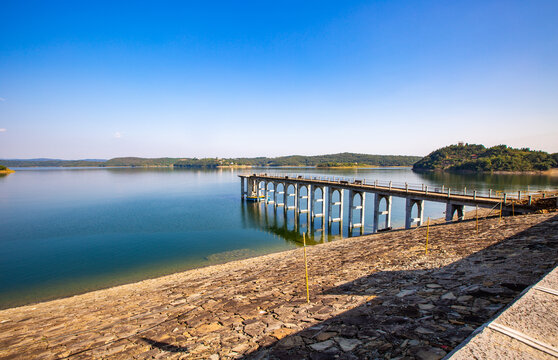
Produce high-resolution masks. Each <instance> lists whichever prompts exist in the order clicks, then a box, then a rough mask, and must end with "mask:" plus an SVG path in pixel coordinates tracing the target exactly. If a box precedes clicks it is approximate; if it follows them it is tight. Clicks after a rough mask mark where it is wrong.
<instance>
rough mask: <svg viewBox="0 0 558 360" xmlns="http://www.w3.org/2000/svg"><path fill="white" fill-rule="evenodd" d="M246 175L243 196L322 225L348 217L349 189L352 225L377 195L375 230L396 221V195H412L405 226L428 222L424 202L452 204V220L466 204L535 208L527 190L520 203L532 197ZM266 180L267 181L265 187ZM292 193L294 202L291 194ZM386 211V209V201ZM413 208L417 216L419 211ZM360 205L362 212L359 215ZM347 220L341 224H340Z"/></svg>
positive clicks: (358, 222) (449, 208)
mask: <svg viewBox="0 0 558 360" xmlns="http://www.w3.org/2000/svg"><path fill="white" fill-rule="evenodd" d="M239 177H240V179H241V194H242V197H243V198H247V197H250V198H252V199H256V200H258V201H266V202H267V203H268V204H273V205H274V206H275V207H283V208H284V211H285V212H287V211H289V210H294V211H295V214H307V216H308V217H309V219H310V221H311V223H312V224H313V223H314V221H315V219H316V218H322V222H321V223H322V224H321V225H322V227H323V226H324V223H325V218H326V207H327V219H328V224H329V226H331V224H332V223H334V222H339V223H342V222H343V204H344V203H343V201H344V199H345V196H344V192H345V190H346V191H348V201H349V214H348V218H349V230H352V229H353V228H360V229H361V231H362V228H363V227H364V209H365V204H366V193H369V194H373V195H375V196H374V232H376V231H378V230H379V220H380V216H385V220H384V222H385V228H386V229H388V228H390V225H391V204H392V196H398V197H402V198H405V199H406V211H405V228H407V229H408V228H411V226H412V225H413V224H416V225H417V226H421V225H422V223H423V213H424V201H435V202H442V203H445V204H446V221H452V220H453V218H454V215H455V213H457V220H463V219H464V212H463V208H464V206H478V207H481V208H498V209H500V208H501V209H502V212H503V213H504V214H506V213H509V214H511V213H512V211H513V212H515V213H527V212H531V211H532V209H531V207H530V206H529V205H530V203H531V195H527V199H526V203H525V204H523V205H521V204H520V203H519V202H520V201H521V200H522V199H524V198H525V197H526V196H525V195H522V194H521V192H518V193H517V194H514V196H513V197H512V196H510V195H508V194H498V195H496V196H495V194H493V193H492V191H491V190H489V191H488V193H482V194H481V193H478V194H477V192H476V191H472V192H471V194H469V193H468V192H467V191H466V190H465V191H464V192H460V193H456V192H455V191H454V192H452V190H451V189H449V188H444V186H442V187H441V188H435V189H429V188H428V186H425V185H422V186H420V187H419V188H417V187H411V186H409V185H408V184H405V187H394V186H392V183H391V182H389V183H388V184H382V185H380V184H379V183H378V182H377V181H376V182H374V183H373V184H367V183H366V182H365V181H364V180H357V179H352V180H345V179H335V178H334V179H327V178H318V177H303V176H295V177H292V176H291V177H289V176H272V175H267V174H259V175H256V174H253V175H239ZM262 185H263V186H262ZM291 198H292V201H289V199H291ZM382 200H383V203H384V205H383V206H382V208H383V210H380V205H381V203H382ZM413 208H416V215H415V216H413V215H412V213H413ZM355 210H357V211H358V213H357V215H356V216H355ZM341 227H342V225H341V224H340V228H341Z"/></svg>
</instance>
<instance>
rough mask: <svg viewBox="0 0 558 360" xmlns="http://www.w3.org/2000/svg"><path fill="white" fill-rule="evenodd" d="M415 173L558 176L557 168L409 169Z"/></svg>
mask: <svg viewBox="0 0 558 360" xmlns="http://www.w3.org/2000/svg"><path fill="white" fill-rule="evenodd" d="M411 170H412V171H413V172H416V173H423V174H424V173H446V174H469V175H470V174H480V175H490V174H496V175H547V176H558V168H552V169H548V170H528V171H504V170H494V171H472V170H444V169H411Z"/></svg>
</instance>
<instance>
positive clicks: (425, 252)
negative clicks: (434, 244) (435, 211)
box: [424, 217, 430, 255]
mask: <svg viewBox="0 0 558 360" xmlns="http://www.w3.org/2000/svg"><path fill="white" fill-rule="evenodd" d="M429 232H430V217H428V220H426V247H425V248H424V255H428V233H429Z"/></svg>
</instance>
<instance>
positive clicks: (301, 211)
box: [298, 185, 312, 214]
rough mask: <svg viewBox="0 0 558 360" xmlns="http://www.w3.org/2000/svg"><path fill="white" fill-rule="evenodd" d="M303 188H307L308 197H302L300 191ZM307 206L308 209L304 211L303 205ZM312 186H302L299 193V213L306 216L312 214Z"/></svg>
mask: <svg viewBox="0 0 558 360" xmlns="http://www.w3.org/2000/svg"><path fill="white" fill-rule="evenodd" d="M303 187H305V188H306V195H302V194H301V193H302V191H300V190H301V189H302V188H303ZM304 200H306V201H304ZM303 203H305V204H306V209H302V206H301V204H303ZM311 204H312V185H301V186H300V188H299V191H298V213H299V214H306V213H308V214H309V213H310V207H311V206H312V205H311Z"/></svg>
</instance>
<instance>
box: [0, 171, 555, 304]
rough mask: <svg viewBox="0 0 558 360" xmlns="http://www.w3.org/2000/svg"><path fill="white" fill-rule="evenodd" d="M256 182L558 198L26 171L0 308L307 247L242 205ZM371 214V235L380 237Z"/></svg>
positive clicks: (445, 180)
mask: <svg viewBox="0 0 558 360" xmlns="http://www.w3.org/2000/svg"><path fill="white" fill-rule="evenodd" d="M254 171H265V172H267V173H268V174H271V173H280V174H284V173H292V174H294V173H303V174H306V175H317V176H324V175H328V176H348V177H357V178H365V179H367V180H368V181H370V182H372V181H374V180H380V181H389V180H392V181H394V182H397V183H404V182H409V183H412V184H421V183H424V184H428V185H429V186H432V187H434V186H441V185H442V184H444V185H446V186H451V187H452V188H460V187H463V186H464V185H466V186H467V187H468V188H469V189H473V188H476V189H478V190H482V189H488V188H492V189H497V190H509V191H511V190H517V189H526V188H527V186H529V188H530V190H536V189H549V188H557V187H558V179H557V178H552V177H546V176H538V175H450V174H415V173H413V172H412V171H410V169H408V168H379V169H349V170H318V169H299V168H298V169H281V170H275V169H274V170H270V169H265V170H231V169H222V170H173V169H167V168H165V169H127V168H114V169H109V168H105V169H103V168H87V169H83V168H81V169H63V168H50V169H49V168H42V169H29V168H28V169H19V171H17V172H16V173H14V174H10V175H8V176H2V177H0V228H1V229H2V230H1V235H0V308H5V307H11V306H16V305H21V304H25V303H30V302H36V301H41V300H46V299H52V298H56V297H61V296H68V295H73V294H77V293H81V292H84V291H89V290H93V289H99V288H104V287H108V286H112V285H116V284H122V283H126V282H132V281H136V280H141V279H145V278H149V277H154V276H159V275H163V274H169V273H173V272H177V271H181V270H185V269H190V268H195V267H200V266H206V265H210V264H215V263H221V262H226V261H230V260H234V259H238V258H243V257H249V256H256V255H259V254H264V253H270V252H276V251H281V250H286V249H292V248H294V247H296V246H300V245H301V242H302V237H301V233H302V232H303V231H308V230H307V224H306V221H305V220H304V218H303V219H302V220H301V222H300V224H299V226H298V227H297V228H295V221H294V216H293V215H292V212H291V213H290V214H289V215H288V216H287V218H286V219H285V217H284V215H283V211H282V210H281V209H280V210H279V211H277V212H276V211H274V208H273V206H272V205H269V206H266V205H264V204H263V203H259V204H254V203H243V202H241V200H240V181H239V178H238V177H237V175H238V174H247V173H252V172H254ZM368 199H369V200H368V201H371V200H372V198H371V197H369V198H368ZM345 203H347V201H345ZM368 204H369V205H368V206H367V210H366V213H365V223H366V226H365V228H364V232H365V233H370V232H372V216H373V214H372V212H373V207H372V206H371V203H370V202H369V203H368ZM346 205H347V204H346ZM392 210H393V215H392V224H393V226H394V227H399V226H403V224H404V218H403V215H404V200H403V199H398V198H394V203H393V208H392ZM444 210H445V208H444V206H443V205H442V204H437V203H429V202H426V205H425V217H427V216H430V217H441V216H443V214H442V212H443V211H444ZM344 212H345V216H347V209H345V211H344ZM347 223H348V221H345V222H344V224H345V225H346V224H347ZM318 225H319V220H318ZM336 225H337V224H336ZM342 235H343V236H348V235H349V234H348V232H347V229H344V230H343V234H342ZM340 236H341V235H340V233H339V228H338V225H337V226H332V230H331V235H328V234H327V231H326V232H324V231H310V240H309V242H310V243H319V242H323V241H333V240H335V239H336V238H339V237H340Z"/></svg>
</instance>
